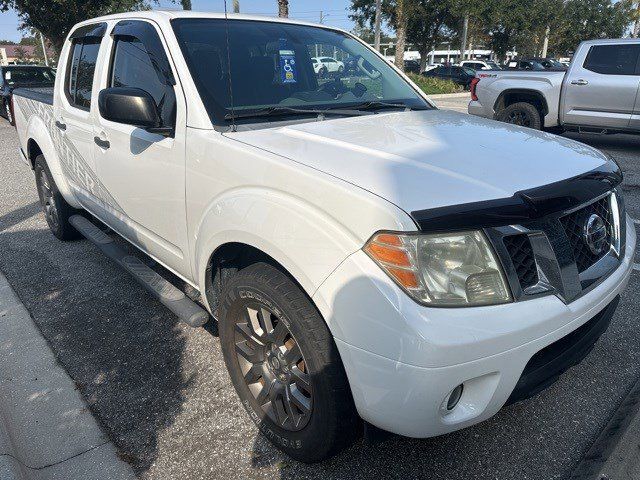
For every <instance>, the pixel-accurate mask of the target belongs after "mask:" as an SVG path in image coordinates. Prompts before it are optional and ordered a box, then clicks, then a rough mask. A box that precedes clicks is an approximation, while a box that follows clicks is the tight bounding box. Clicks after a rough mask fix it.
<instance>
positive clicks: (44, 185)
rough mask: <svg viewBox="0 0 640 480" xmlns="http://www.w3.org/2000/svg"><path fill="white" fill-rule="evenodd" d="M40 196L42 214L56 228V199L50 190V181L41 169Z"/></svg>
mask: <svg viewBox="0 0 640 480" xmlns="http://www.w3.org/2000/svg"><path fill="white" fill-rule="evenodd" d="M39 183H40V198H41V199H42V207H43V208H44V214H45V216H46V218H47V221H48V222H49V223H50V225H51V226H52V227H53V228H54V229H56V228H58V224H59V218H58V207H57V205H56V200H55V198H54V196H53V191H52V190H51V182H50V181H49V177H48V176H47V173H46V172H45V171H44V170H42V171H40V182H39Z"/></svg>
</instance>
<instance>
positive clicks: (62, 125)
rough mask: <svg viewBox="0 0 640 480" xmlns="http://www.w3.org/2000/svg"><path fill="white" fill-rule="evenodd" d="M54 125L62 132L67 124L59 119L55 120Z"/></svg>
mask: <svg viewBox="0 0 640 480" xmlns="http://www.w3.org/2000/svg"><path fill="white" fill-rule="evenodd" d="M56 127H58V128H59V129H60V130H62V131H63V132H64V131H65V130H66V129H67V124H66V123H62V122H61V121H60V120H56Z"/></svg>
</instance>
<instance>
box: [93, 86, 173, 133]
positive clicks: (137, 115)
mask: <svg viewBox="0 0 640 480" xmlns="http://www.w3.org/2000/svg"><path fill="white" fill-rule="evenodd" d="M98 108H99V110H100V115H101V116H102V118H104V119H105V120H111V121H112V122H118V123H124V124H126V125H134V126H136V127H140V128H144V129H145V130H147V131H149V132H152V133H159V134H162V135H167V134H170V133H171V132H170V130H171V129H170V128H166V127H162V120H161V119H160V113H159V112H158V107H157V106H156V102H155V100H154V99H153V97H152V96H151V95H150V94H149V93H148V92H146V91H144V90H142V89H141V88H129V87H113V88H105V89H104V90H101V91H100V94H99V95H98Z"/></svg>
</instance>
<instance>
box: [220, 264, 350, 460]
mask: <svg viewBox="0 0 640 480" xmlns="http://www.w3.org/2000/svg"><path fill="white" fill-rule="evenodd" d="M219 328H220V339H221V342H222V350H223V354H224V359H225V363H226V365H227V368H228V370H229V374H230V376H231V380H232V381H233V385H234V387H235V389H236V391H237V392H238V395H239V396H240V399H241V400H242V403H243V405H244V407H245V408H246V410H247V412H248V413H249V416H250V417H251V419H252V420H253V421H254V422H255V423H256V425H257V426H258V428H259V429H260V431H261V432H262V433H263V434H264V435H265V436H266V437H267V438H268V439H269V440H270V441H271V442H272V443H273V444H274V445H276V446H277V447H278V448H279V449H281V450H283V451H284V452H285V453H287V454H289V455H290V456H291V457H293V458H295V459H297V460H300V461H303V462H309V463H310V462H317V461H321V460H324V459H326V458H328V457H330V456H332V455H334V454H336V453H338V452H339V451H340V450H341V449H343V448H345V447H346V446H348V445H350V444H351V443H352V442H353V440H354V439H355V438H356V436H357V434H358V433H359V431H360V420H359V418H358V417H357V414H356V411H355V407H354V405H353V399H352V397H351V391H350V389H349V384H348V382H347V377H346V374H345V371H344V368H343V366H342V362H341V361H340V357H339V354H338V351H337V348H336V345H335V343H334V341H333V338H332V336H331V334H330V332H329V329H328V328H327V325H326V324H325V322H324V320H323V319H322V317H321V316H320V314H319V313H318V311H317V310H316V308H315V306H314V305H313V304H312V303H311V301H310V300H309V298H308V297H307V296H306V295H305V294H304V292H302V290H301V289H300V287H298V285H296V284H295V283H294V282H293V281H292V280H291V279H290V278H289V277H288V276H287V275H286V274H284V273H283V272H282V271H280V270H279V269H277V268H276V267H274V266H272V265H270V264H267V263H255V264H253V265H250V266H248V267H246V268H244V269H243V270H240V271H239V272H238V273H236V274H235V275H234V276H233V277H232V278H231V279H229V281H228V283H227V285H225V287H224V289H223V292H222V300H221V306H220V326H219Z"/></svg>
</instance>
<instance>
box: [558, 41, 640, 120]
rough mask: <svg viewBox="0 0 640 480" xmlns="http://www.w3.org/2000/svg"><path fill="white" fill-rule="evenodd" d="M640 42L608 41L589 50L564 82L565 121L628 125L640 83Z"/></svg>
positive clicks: (563, 110) (563, 112) (563, 118)
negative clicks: (639, 68) (618, 42)
mask: <svg viewBox="0 0 640 480" xmlns="http://www.w3.org/2000/svg"><path fill="white" fill-rule="evenodd" d="M639 58H640V43H621V44H615V43H613V44H612V43H607V44H604V45H594V46H592V47H591V48H590V49H589V52H588V53H587V56H586V58H585V61H584V62H583V64H582V65H579V64H576V65H572V68H571V69H570V71H569V73H568V74H567V77H565V80H564V84H563V100H562V107H563V108H562V118H561V121H562V123H565V124H569V125H580V126H595V127H609V128H627V127H628V126H629V122H630V121H631V115H632V114H633V106H634V104H635V102H636V95H637V93H638V87H639V85H640V72H639V71H638V61H639Z"/></svg>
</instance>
